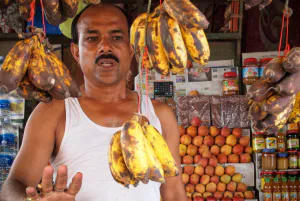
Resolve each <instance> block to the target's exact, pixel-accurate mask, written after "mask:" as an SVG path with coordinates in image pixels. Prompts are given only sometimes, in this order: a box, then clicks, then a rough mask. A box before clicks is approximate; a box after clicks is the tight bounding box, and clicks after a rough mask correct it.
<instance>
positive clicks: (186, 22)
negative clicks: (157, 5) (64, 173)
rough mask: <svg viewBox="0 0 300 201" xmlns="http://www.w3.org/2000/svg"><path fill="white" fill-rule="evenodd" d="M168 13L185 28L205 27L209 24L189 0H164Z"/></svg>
mask: <svg viewBox="0 0 300 201" xmlns="http://www.w3.org/2000/svg"><path fill="white" fill-rule="evenodd" d="M163 5H164V8H165V9H166V11H167V12H168V14H169V15H170V16H171V17H172V18H173V19H175V20H177V21H178V22H179V24H180V25H181V26H183V27H185V28H187V29H191V28H196V29H206V28H207V27H208V25H209V22H208V21H207V19H206V17H205V15H204V14H203V13H202V12H201V11H200V10H199V9H198V8H197V7H196V6H195V5H194V4H192V2H191V1H190V0H165V1H164V3H163Z"/></svg>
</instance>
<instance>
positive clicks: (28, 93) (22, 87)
mask: <svg viewBox="0 0 300 201" xmlns="http://www.w3.org/2000/svg"><path fill="white" fill-rule="evenodd" d="M35 90H36V88H35V87H34V86H33V85H32V84H31V83H30V82H29V79H28V77H27V75H25V76H24V77H23V79H22V81H21V83H20V84H19V86H18V88H17V93H18V94H19V95H20V96H22V97H23V98H25V99H26V100H32V99H33V92H34V91H35Z"/></svg>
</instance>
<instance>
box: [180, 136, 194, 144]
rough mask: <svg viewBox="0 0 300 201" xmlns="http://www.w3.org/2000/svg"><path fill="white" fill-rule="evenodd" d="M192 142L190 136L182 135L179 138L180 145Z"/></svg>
mask: <svg viewBox="0 0 300 201" xmlns="http://www.w3.org/2000/svg"><path fill="white" fill-rule="evenodd" d="M191 142H192V137H191V136H190V135H187V134H184V135H182V136H181V137H180V143H181V144H184V145H189V144H191Z"/></svg>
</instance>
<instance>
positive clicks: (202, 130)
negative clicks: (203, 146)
mask: <svg viewBox="0 0 300 201" xmlns="http://www.w3.org/2000/svg"><path fill="white" fill-rule="evenodd" d="M208 134H209V130H208V128H207V126H199V128H198V135H200V136H202V137H205V136H207V135H208Z"/></svg>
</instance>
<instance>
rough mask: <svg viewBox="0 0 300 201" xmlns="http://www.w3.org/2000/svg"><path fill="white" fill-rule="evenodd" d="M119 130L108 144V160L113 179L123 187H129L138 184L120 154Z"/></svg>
mask: <svg viewBox="0 0 300 201" xmlns="http://www.w3.org/2000/svg"><path fill="white" fill-rule="evenodd" d="M120 139H121V131H118V132H116V133H115V134H114V135H113V137H112V139H111V141H110V144H109V150H108V162H109V168H110V172H111V175H112V176H113V178H114V180H115V181H116V182H118V183H119V184H121V185H123V186H124V187H127V188H129V185H130V184H132V185H134V186H135V187H136V186H137V185H138V180H137V179H134V178H133V175H132V174H131V173H130V172H129V170H128V168H127V166H126V164H125V160H124V158H123V154H122V148H121V141H120Z"/></svg>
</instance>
